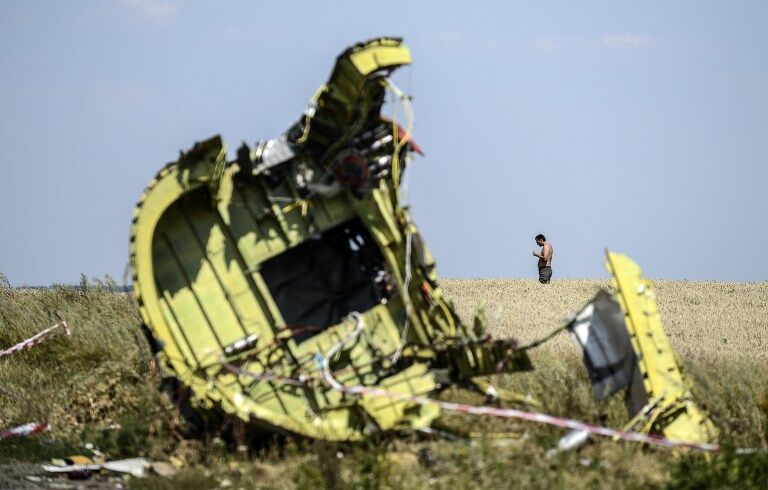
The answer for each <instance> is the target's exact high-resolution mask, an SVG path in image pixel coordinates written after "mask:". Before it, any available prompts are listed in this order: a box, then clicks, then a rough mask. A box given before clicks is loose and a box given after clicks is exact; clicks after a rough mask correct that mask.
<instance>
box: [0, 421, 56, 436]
mask: <svg viewBox="0 0 768 490" xmlns="http://www.w3.org/2000/svg"><path fill="white" fill-rule="evenodd" d="M49 430H51V426H50V425H48V423H46V422H30V423H28V424H24V425H20V426H18V427H14V428H13V429H8V430H5V431H2V432H0V441H1V440H3V439H10V438H11V437H19V436H31V435H34V434H40V433H42V432H47V431H49Z"/></svg>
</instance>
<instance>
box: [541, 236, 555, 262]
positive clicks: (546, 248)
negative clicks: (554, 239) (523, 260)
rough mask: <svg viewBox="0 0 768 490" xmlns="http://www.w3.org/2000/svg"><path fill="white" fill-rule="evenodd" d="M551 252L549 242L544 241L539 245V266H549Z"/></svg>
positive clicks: (552, 251)
mask: <svg viewBox="0 0 768 490" xmlns="http://www.w3.org/2000/svg"><path fill="white" fill-rule="evenodd" d="M553 253H554V250H553V249H552V245H550V244H549V242H545V243H544V245H543V246H542V247H541V257H539V267H551V266H552V255H553Z"/></svg>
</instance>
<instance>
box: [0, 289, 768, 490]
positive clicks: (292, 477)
mask: <svg viewBox="0 0 768 490" xmlns="http://www.w3.org/2000/svg"><path fill="white" fill-rule="evenodd" d="M607 286H608V283H607V281H594V280H556V281H554V282H553V283H552V284H549V285H547V286H543V285H540V284H538V282H535V281H531V280H503V279H487V280H445V281H443V287H444V289H445V292H446V293H447V295H448V296H449V297H450V298H451V299H452V300H453V301H454V303H455V305H456V307H457V309H458V310H459V313H460V314H461V315H462V316H463V317H465V318H469V317H471V315H472V313H473V312H474V310H475V307H476V304H477V302H478V300H479V299H481V298H485V299H486V300H488V306H487V308H488V309H487V313H488V317H489V320H490V321H491V328H492V332H493V334H495V335H497V336H499V337H507V336H514V337H516V338H518V339H520V340H521V341H524V342H525V341H530V340H533V339H536V338H538V337H540V336H542V335H544V334H546V333H548V332H549V331H551V330H552V329H553V328H554V327H556V326H557V325H558V324H559V323H560V322H561V321H562V320H564V319H565V318H566V317H567V316H568V315H569V314H571V313H573V312H574V311H575V310H577V309H578V308H579V307H580V306H582V305H583V304H584V303H585V302H586V301H587V300H588V299H589V298H590V297H591V296H592V295H593V294H594V293H595V292H596V291H597V289H598V288H599V287H607ZM655 286H656V289H657V297H658V302H659V304H660V307H661V313H662V319H663V321H664V324H665V326H666V329H667V332H668V333H669V336H670V338H671V341H672V343H673V345H674V347H675V348H676V349H677V350H678V353H679V354H680V357H681V358H682V359H683V361H684V363H685V366H686V368H687V370H688V372H689V374H691V378H692V380H693V383H694V392H695V394H696V396H697V397H698V399H699V400H701V401H702V402H703V403H705V404H706V406H707V407H708V408H709V409H710V410H711V411H712V414H713V419H714V421H715V423H716V424H717V426H718V427H719V429H720V431H721V434H722V437H721V442H722V443H723V445H724V447H726V450H725V451H724V452H722V453H720V454H718V455H716V456H714V457H712V458H709V459H707V458H704V457H702V456H701V455H698V454H690V453H687V454H677V453H670V451H668V450H662V449H648V448H641V447H637V446H635V445H630V444H625V443H619V442H614V441H611V440H605V439H601V440H595V441H593V442H592V443H591V444H590V445H588V446H586V447H584V448H583V449H581V450H579V451H576V452H570V453H564V454H560V455H558V456H556V457H554V458H547V457H546V456H545V455H546V452H547V450H548V449H549V448H551V447H553V445H555V444H556V443H557V440H558V438H559V437H560V436H561V435H562V431H561V430H559V429H555V428H549V427H543V426H532V425H530V424H525V423H519V422H515V421H507V420H495V419H489V418H477V417H466V416H458V415H445V416H443V417H441V419H440V423H441V425H442V426H443V427H446V428H451V429H454V430H457V431H464V432H465V433H469V432H474V433H476V434H477V436H476V437H477V438H475V439H467V440H458V441H451V440H443V439H439V438H438V439H434V438H432V439H430V438H424V437H419V436H416V435H403V436H398V437H387V438H382V439H377V440H372V441H370V442H369V443H366V444H328V443H318V442H311V441H302V440H297V439H290V438H289V439H287V440H280V441H272V443H270V444H267V445H265V446H264V447H261V448H259V449H257V450H251V451H247V450H246V451H242V450H238V449H237V447H236V445H231V444H230V443H229V442H227V441H226V440H225V439H222V438H220V437H219V434H208V435H207V436H205V437H203V438H202V439H200V438H194V437H192V436H191V435H190V434H189V433H188V432H186V431H185V424H184V423H183V421H180V420H179V418H178V417H177V414H176V412H175V410H174V409H173V407H172V406H171V405H170V403H169V401H168V400H167V398H165V396H164V395H161V394H160V393H159V392H158V389H157V388H158V385H159V379H158V376H157V373H156V372H155V371H154V370H153V369H152V364H151V358H150V355H149V350H148V348H147V346H146V342H145V341H144V339H143V338H142V337H141V335H140V333H139V329H138V327H139V317H138V313H137V310H136V305H135V303H134V301H133V300H132V299H131V298H130V297H128V296H126V295H124V294H120V293H115V292H113V291H109V290H108V288H104V287H91V288H88V289H87V290H84V291H77V290H72V289H62V288H59V289H53V290H47V291H38V292H19V291H14V290H11V289H7V288H5V289H4V288H0V347H6V346H9V345H12V344H14V343H15V342H17V341H19V340H20V339H23V338H26V337H29V336H30V335H32V334H34V333H36V331H38V330H39V329H40V328H41V327H44V326H47V325H49V324H52V323H53V322H54V321H53V320H54V316H53V313H52V312H53V311H55V310H59V311H61V312H62V313H63V314H64V316H65V317H66V318H67V319H68V321H69V322H70V324H71V325H72V327H73V332H74V333H73V336H72V337H69V338H65V337H56V338H53V339H51V340H50V341H49V342H46V343H44V344H42V345H40V346H39V347H37V348H35V349H33V350H31V351H27V352H24V353H20V354H17V355H14V356H12V357H9V358H3V359H0V428H6V427H10V426H13V425H16V424H21V423H25V422H28V421H31V420H48V421H49V422H50V423H51V426H52V432H51V433H50V434H46V435H42V436H37V437H35V438H31V439H14V440H6V441H2V442H0V488H17V487H20V486H23V487H25V488H41V487H35V486H34V485H33V484H32V483H30V482H29V481H28V480H26V479H25V476H27V475H29V474H30V472H34V471H37V472H38V473H37V474H38V475H39V474H40V473H39V467H38V466H37V465H36V464H33V463H39V462H41V461H44V460H46V459H50V458H52V457H63V456H67V455H70V454H77V453H82V452H84V451H85V450H84V449H83V448H82V444H83V443H85V442H92V443H94V444H95V445H96V446H97V447H99V448H100V449H101V450H102V451H104V452H106V453H107V454H108V455H109V456H110V457H113V458H118V457H131V456H137V455H144V456H147V457H150V458H155V459H162V460H169V459H173V460H175V461H179V462H182V463H183V466H182V467H181V470H180V472H179V474H178V475H177V476H175V477H173V478H170V479H161V478H159V477H154V478H148V479H142V480H138V479H130V480H128V481H121V485H126V484H127V485H128V486H130V487H132V488H134V487H135V488H185V489H188V490H191V489H193V488H216V487H225V486H230V487H232V488H256V487H264V488H306V487H312V488H423V487H429V488H469V487H472V488H517V487H529V488H610V487H620V488H635V487H637V488H640V487H642V488H704V487H723V488H732V487H736V486H739V487H742V488H751V487H754V488H766V483H765V482H766V481H768V480H767V479H766V474H768V456H767V455H765V454H757V455H751V456H738V455H735V454H734V452H733V451H731V450H729V449H728V448H730V447H734V446H741V447H743V446H747V447H763V448H768V441H767V439H768V420H767V417H768V377H767V376H766V373H767V372H768V371H767V370H766V368H767V367H768V348H767V347H768V340H767V339H768V283H759V284H730V283H714V282H706V283H701V282H687V281H656V282H655ZM531 358H532V360H533V362H534V364H535V366H536V370H535V371H534V372H532V373H526V374H514V375H508V376H504V377H503V378H502V379H501V383H500V385H501V387H502V388H507V389H514V390H517V391H521V392H525V393H529V394H531V395H532V396H534V397H535V398H536V399H538V400H540V401H541V402H542V410H544V411H546V412H549V413H553V414H558V415H564V416H568V417H573V418H578V419H581V420H585V421H589V422H595V423H602V424H607V425H609V426H612V427H620V426H621V425H622V423H623V422H625V421H626V413H625V411H624V408H623V404H622V401H621V399H620V397H618V396H617V397H614V398H613V399H611V400H609V401H607V402H602V403H598V402H596V401H595V400H594V399H593V397H592V394H591V388H590V386H589V384H588V382H587V378H586V372H585V370H584V368H583V366H582V364H581V359H580V353H579V352H578V350H577V348H576V347H575V345H573V344H572V342H571V340H570V339H569V338H568V336H567V335H565V334H560V335H559V336H557V337H555V338H554V339H553V340H552V341H551V342H550V343H547V344H545V345H543V346H542V347H540V348H539V349H537V350H535V351H534V352H532V353H531ZM442 396H443V398H447V399H455V400H462V401H469V402H472V403H481V398H480V397H479V395H477V394H475V393H471V392H468V391H466V390H462V389H450V390H448V391H447V392H445V393H443V394H442ZM499 433H508V434H509V433H511V434H512V436H509V437H506V438H504V439H501V440H498V439H497V438H496V437H495V436H494V434H499ZM241 449H243V448H241ZM33 474H34V473H33ZM55 483H57V484H68V483H67V481H66V480H63V481H57V482H55ZM88 485H89V488H91V487H94V488H96V487H98V488H115V485H116V483H115V482H114V481H109V480H108V479H106V477H95V478H94V479H91V480H90V481H89V482H88ZM73 488H74V487H73Z"/></svg>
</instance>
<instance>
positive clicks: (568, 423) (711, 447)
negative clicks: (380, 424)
mask: <svg viewBox="0 0 768 490" xmlns="http://www.w3.org/2000/svg"><path fill="white" fill-rule="evenodd" d="M351 316H352V318H354V319H355V320H356V322H357V325H356V327H355V329H354V331H352V332H351V333H350V334H349V335H347V336H346V337H345V338H343V339H342V340H341V341H340V342H338V343H337V344H336V345H334V346H333V347H332V348H331V349H330V350H329V351H328V352H327V353H326V354H325V355H322V354H320V353H318V354H317V355H316V357H315V360H316V362H317V363H318V365H319V367H320V369H321V370H322V375H323V380H324V381H325V382H326V384H328V386H330V387H331V388H332V389H334V390H337V391H340V392H342V393H347V394H350V395H367V396H376V397H382V398H389V399H390V400H398V401H408V402H411V403H416V404H418V405H437V406H439V407H440V408H442V409H443V410H448V411H453V412H461V413H467V414H472V415H490V416H494V417H503V418H514V419H520V420H526V421H529V422H535V423H539V424H547V425H553V426H556V427H562V428H565V429H573V430H578V431H583V432H587V433H589V434H593V435H599V436H605V437H613V438H616V439H621V440H624V441H630V442H639V443H643V444H650V445H654V446H661V447H668V448H678V447H679V448H687V449H696V450H700V451H707V452H717V451H720V449H721V448H720V446H718V445H717V444H708V443H696V442H688V441H677V440H672V439H666V438H664V437H659V436H653V435H648V434H643V433H640V432H632V431H622V430H616V429H609V428H607V427H602V426H599V425H594V424H588V423H586V422H581V421H578V420H574V419H568V418H563V417H555V416H553V415H548V414H544V413H540V412H529V411H524V410H517V409H514V408H496V407H488V406H476V405H468V404H466V403H453V402H446V401H442V400H435V399H433V398H427V397H422V396H414V395H407V394H403V393H395V392H391V391H387V390H382V389H380V388H370V387H367V386H346V385H343V384H341V383H339V382H338V381H337V380H336V378H334V377H333V373H332V372H331V369H330V365H329V363H330V359H331V358H332V357H333V356H334V355H336V354H337V353H338V352H339V351H340V350H341V349H342V348H343V347H344V345H345V344H346V343H347V342H349V341H350V340H352V339H354V338H356V337H357V336H358V335H360V333H361V332H362V331H363V327H364V320H363V317H362V315H360V314H358V313H352V315H351ZM223 364H224V367H225V368H227V369H228V370H230V371H232V372H234V373H236V374H239V375H243V376H249V377H252V378H254V379H258V380H261V381H268V382H278V383H286V384H292V385H299V384H301V385H304V384H306V380H298V379H293V378H285V377H280V376H275V375H273V374H271V373H264V374H260V373H252V372H249V371H247V370H244V369H240V368H237V367H235V366H233V365H231V364H227V363H223ZM757 452H763V450H762V449H752V448H749V449H746V448H739V449H736V453H738V454H751V453H757Z"/></svg>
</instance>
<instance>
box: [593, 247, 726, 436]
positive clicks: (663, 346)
mask: <svg viewBox="0 0 768 490" xmlns="http://www.w3.org/2000/svg"><path fill="white" fill-rule="evenodd" d="M605 266H606V268H607V269H608V272H610V273H611V274H612V275H613V283H614V287H615V288H616V291H617V294H616V296H617V297H618V299H619V303H620V304H621V306H622V309H623V311H624V313H625V321H626V326H627V330H628V332H629V334H630V339H631V341H632V346H633V348H634V350H635V353H636V354H637V359H638V365H639V368H640V373H641V375H642V376H643V385H644V388H645V391H646V393H647V395H648V399H649V400H650V402H649V404H648V407H647V408H648V409H647V410H644V411H642V412H641V415H642V416H641V417H640V418H639V419H638V420H637V422H640V423H641V424H642V430H643V431H644V432H655V433H663V434H664V436H665V437H667V438H668V439H673V440H679V441H687V442H700V443H707V442H714V441H715V440H716V439H717V436H718V431H717V428H716V427H715V425H714V424H713V423H712V421H711V420H710V418H709V415H708V413H707V412H706V410H704V409H703V408H702V407H700V406H699V405H698V404H697V403H696V402H695V401H694V400H693V396H692V395H691V387H690V383H689V382H688V380H687V379H686V377H685V375H684V373H683V369H682V366H681V363H680V361H679V360H678V358H677V355H676V354H675V351H674V349H673V348H672V345H671V343H670V341H669V338H668V337H667V334H666V332H665V331H664V327H663V326H662V324H661V316H660V315H659V309H658V305H657V304H656V297H655V294H654V290H653V287H652V285H651V283H650V281H648V280H646V279H644V278H643V276H642V271H641V270H640V267H639V266H638V265H637V264H636V263H635V262H634V261H632V260H631V259H630V258H629V257H627V256H626V255H623V254H619V253H615V252H607V253H606V262H605Z"/></svg>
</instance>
